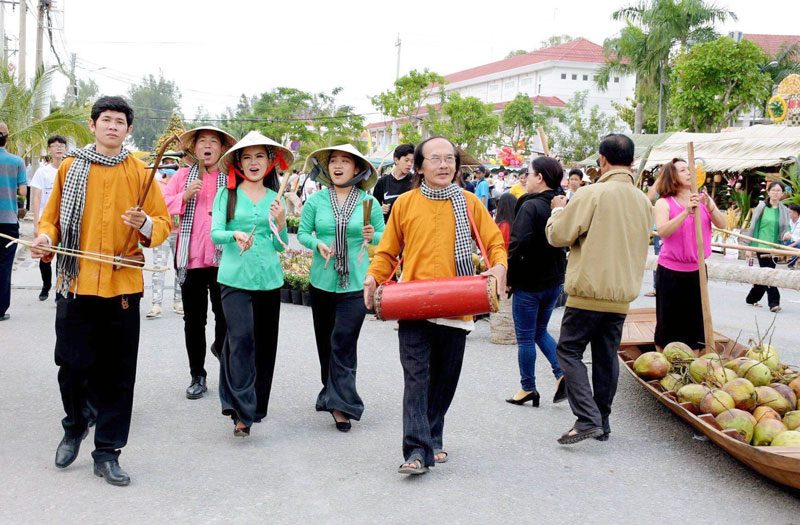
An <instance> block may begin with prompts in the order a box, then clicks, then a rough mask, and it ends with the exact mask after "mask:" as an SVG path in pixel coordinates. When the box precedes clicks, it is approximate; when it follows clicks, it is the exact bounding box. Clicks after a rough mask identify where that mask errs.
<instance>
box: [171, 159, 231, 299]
mask: <svg viewBox="0 0 800 525" xmlns="http://www.w3.org/2000/svg"><path fill="white" fill-rule="evenodd" d="M198 162H203V161H202V159H201V160H199V161H198ZM206 174H208V172H206ZM197 177H198V167H197V163H196V162H195V164H194V165H193V166H192V169H190V170H189V175H188V176H187V177H186V183H185V184H184V185H183V191H186V189H187V188H188V187H189V184H191V183H192V182H193V181H195V180H197ZM226 180H227V176H226V175H225V174H224V173H222V170H219V174H218V175H217V190H219V189H220V188H222V187H223V186H225V182H226ZM196 206H197V194H195V195H194V196H193V197H192V198H191V199H189V201H188V202H187V203H186V209H185V210H184V212H183V217H182V218H181V227H180V233H178V253H177V254H176V257H175V258H176V260H177V272H178V282H179V283H181V284H183V282H184V281H185V280H186V269H187V268H188V266H189V239H190V238H191V236H192V224H193V223H194V210H195V207H196ZM209 240H210V239H209ZM221 258H222V247H221V246H219V245H215V248H214V264H215V265H218V264H219V261H220V259H221Z"/></svg>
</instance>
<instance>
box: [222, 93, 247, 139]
mask: <svg viewBox="0 0 800 525" xmlns="http://www.w3.org/2000/svg"><path fill="white" fill-rule="evenodd" d="M255 100H256V97H253V98H252V99H250V98H247V96H246V95H244V94H242V95H241V96H240V97H239V102H238V104H237V105H236V107H235V108H231V107H228V108H225V111H223V112H222V115H220V120H221V121H222V122H220V127H221V128H222V129H224V130H225V131H227V132H228V133H230V134H231V135H233V136H234V137H244V136H245V135H247V132H248V131H251V130H253V129H255V124H253V123H251V122H248V121H247V120H248V119H252V118H253V104H254V103H255Z"/></svg>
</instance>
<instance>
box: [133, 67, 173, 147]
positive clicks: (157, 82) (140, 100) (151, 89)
mask: <svg viewBox="0 0 800 525" xmlns="http://www.w3.org/2000/svg"><path fill="white" fill-rule="evenodd" d="M128 98H129V101H130V104H131V106H132V107H133V111H134V119H133V122H134V125H133V132H132V133H131V139H132V140H133V143H134V144H135V145H136V147H137V148H139V149H140V150H143V151H151V150H152V149H153V147H154V146H155V143H156V141H157V140H158V137H159V136H160V135H161V133H162V132H163V131H164V129H165V128H166V127H167V120H166V119H165V117H169V116H170V115H171V114H172V112H173V111H175V110H176V109H179V108H180V102H181V92H180V90H179V89H178V86H177V85H176V84H175V82H173V81H172V80H167V79H165V78H164V76H163V75H161V74H160V73H159V76H158V79H156V77H154V76H153V75H148V76H146V77H144V78H143V79H142V82H141V83H140V84H138V85H135V86H131V88H130V90H129V91H128Z"/></svg>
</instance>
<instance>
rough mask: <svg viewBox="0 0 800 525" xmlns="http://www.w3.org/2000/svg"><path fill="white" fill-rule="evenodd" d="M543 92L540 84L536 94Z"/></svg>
mask: <svg viewBox="0 0 800 525" xmlns="http://www.w3.org/2000/svg"><path fill="white" fill-rule="evenodd" d="M541 92H542V85H541V84H539V88H538V89H537V90H536V94H537V95H538V94H539V93H541Z"/></svg>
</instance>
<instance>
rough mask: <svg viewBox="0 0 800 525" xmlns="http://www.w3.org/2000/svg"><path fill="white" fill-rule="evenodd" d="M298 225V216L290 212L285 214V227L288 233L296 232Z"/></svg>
mask: <svg viewBox="0 0 800 525" xmlns="http://www.w3.org/2000/svg"><path fill="white" fill-rule="evenodd" d="M298 226H300V216H299V215H297V214H296V213H292V214H289V215H287V216H286V229H287V230H288V231H289V233H297V228H298Z"/></svg>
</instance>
